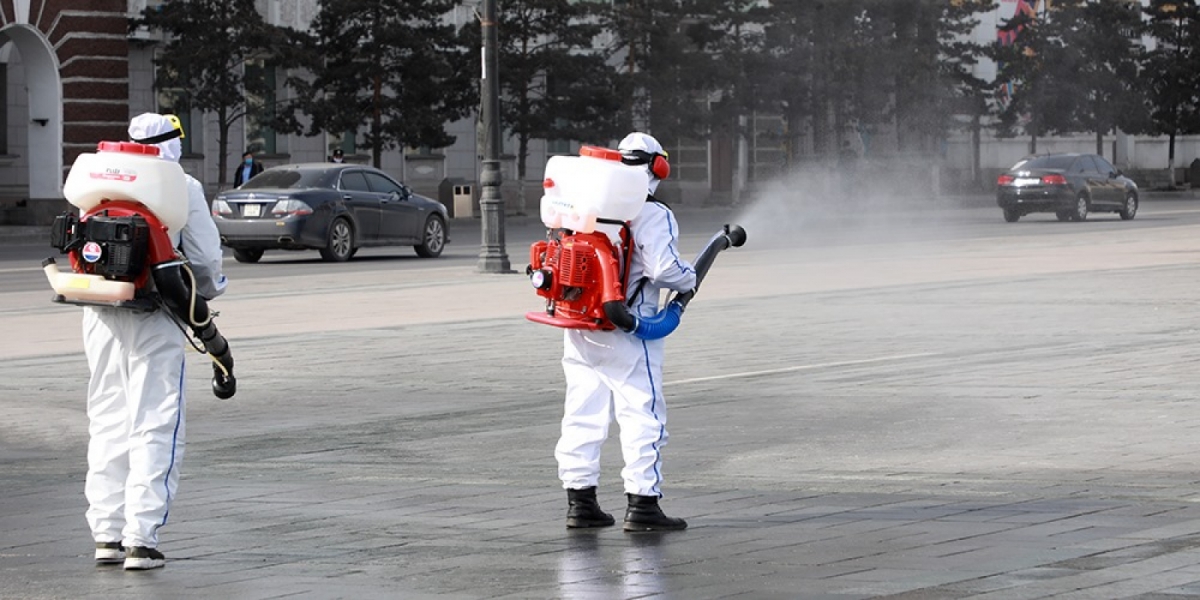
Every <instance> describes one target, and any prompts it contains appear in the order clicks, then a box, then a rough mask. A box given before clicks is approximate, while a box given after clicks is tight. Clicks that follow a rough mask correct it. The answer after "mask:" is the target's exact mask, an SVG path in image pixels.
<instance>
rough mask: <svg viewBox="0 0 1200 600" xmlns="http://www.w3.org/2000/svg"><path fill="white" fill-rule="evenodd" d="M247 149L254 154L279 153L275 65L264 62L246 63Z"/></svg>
mask: <svg viewBox="0 0 1200 600" xmlns="http://www.w3.org/2000/svg"><path fill="white" fill-rule="evenodd" d="M245 77H246V82H247V86H246V149H247V150H248V151H250V152H254V153H255V154H277V153H278V151H279V149H278V148H277V147H276V146H275V130H274V129H272V128H271V121H272V120H274V118H275V109H276V104H275V68H274V67H265V66H263V64H262V62H261V61H248V62H247V63H246V74H245Z"/></svg>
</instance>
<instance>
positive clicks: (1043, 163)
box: [1021, 155, 1075, 171]
mask: <svg viewBox="0 0 1200 600" xmlns="http://www.w3.org/2000/svg"><path fill="white" fill-rule="evenodd" d="M1073 162H1075V157H1074V156H1063V155H1058V156H1039V157H1037V158H1035V159H1033V160H1030V161H1029V162H1027V163H1025V164H1024V165H1021V166H1022V167H1023V168H1026V169H1057V170H1060V171H1065V170H1067V169H1068V168H1070V167H1071V163H1073Z"/></svg>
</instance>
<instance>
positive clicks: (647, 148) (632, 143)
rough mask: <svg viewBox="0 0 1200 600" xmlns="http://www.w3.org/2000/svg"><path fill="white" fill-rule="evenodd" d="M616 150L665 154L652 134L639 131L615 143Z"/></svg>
mask: <svg viewBox="0 0 1200 600" xmlns="http://www.w3.org/2000/svg"><path fill="white" fill-rule="evenodd" d="M617 150H625V151H628V150H641V151H642V152H646V153H649V154H666V153H665V152H663V147H662V144H660V143H658V140H656V139H654V136H652V135H650V134H648V133H642V132H640V131H635V132H633V133H631V134H629V135H627V136H625V139H623V140H621V143H620V144H617Z"/></svg>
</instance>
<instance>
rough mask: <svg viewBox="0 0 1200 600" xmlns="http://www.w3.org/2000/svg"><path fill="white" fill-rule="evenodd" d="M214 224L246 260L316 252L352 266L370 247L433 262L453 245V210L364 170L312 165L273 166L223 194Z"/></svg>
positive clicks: (238, 256)
mask: <svg viewBox="0 0 1200 600" xmlns="http://www.w3.org/2000/svg"><path fill="white" fill-rule="evenodd" d="M212 214H213V218H214V220H215V221H216V223H217V231H219V232H220V233H221V243H222V244H224V245H225V246H228V247H229V248H232V249H233V256H234V258H236V259H237V260H238V262H246V263H252V262H258V260H259V259H260V258H262V255H263V252H264V251H266V250H271V249H283V250H306V249H315V250H319V251H320V252H321V257H322V258H324V259H325V260H330V261H338V262H341V261H345V260H349V259H350V257H351V256H354V253H355V252H357V251H358V249H359V248H362V247H365V246H409V245H411V246H412V247H413V248H414V249H416V251H417V255H418V256H421V257H424V258H433V257H436V256H438V255H440V254H441V253H442V250H443V249H444V248H445V246H446V243H447V242H449V241H450V239H449V234H448V230H447V228H446V222H447V211H446V207H445V206H443V205H442V204H441V203H440V202H437V201H436V200H433V199H430V198H426V197H425V196H421V195H418V194H414V193H413V192H412V190H410V189H408V187H407V186H405V185H404V184H403V183H400V182H398V181H396V180H395V179H392V178H391V177H389V176H388V175H387V174H386V173H384V172H383V171H380V170H379V169H375V168H372V167H368V166H363V165H353V164H340V163H306V164H293V165H282V166H278V167H272V168H270V169H267V170H266V171H263V172H262V173H260V174H258V175H257V176H255V177H254V178H253V179H251V180H250V181H248V182H246V183H245V184H243V185H242V187H239V188H237V189H233V190H226V191H224V192H221V193H219V194H217V197H216V199H215V200H213V203H212Z"/></svg>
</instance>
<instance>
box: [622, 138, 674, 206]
mask: <svg viewBox="0 0 1200 600" xmlns="http://www.w3.org/2000/svg"><path fill="white" fill-rule="evenodd" d="M617 150H620V151H623V152H628V151H630V150H641V151H642V152H649V153H650V154H664V152H663V147H662V144H660V143H658V140H656V139H654V136H652V135H650V134H648V133H642V132H640V131H635V132H633V133H631V134H629V135H627V136H625V139H623V140H621V143H619V144H617ZM646 172H648V173H650V186H649V187H650V190H649V191H650V195H654V191H655V190H657V189H658V182H659V179H658V178H657V177H655V176H654V173H653V172H651V170H650V165H646Z"/></svg>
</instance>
